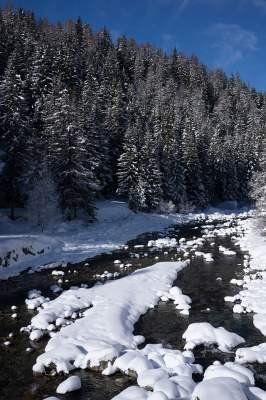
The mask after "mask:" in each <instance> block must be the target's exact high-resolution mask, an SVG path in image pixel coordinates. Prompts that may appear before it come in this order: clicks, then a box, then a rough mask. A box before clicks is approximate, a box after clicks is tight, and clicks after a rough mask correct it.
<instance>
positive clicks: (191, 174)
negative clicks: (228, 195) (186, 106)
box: [181, 114, 207, 208]
mask: <svg viewBox="0 0 266 400" xmlns="http://www.w3.org/2000/svg"><path fill="white" fill-rule="evenodd" d="M181 143H182V144H181V152H182V164H183V167H184V176H185V185H186V194H187V201H188V202H189V203H191V204H192V205H193V206H195V207H198V208H200V207H202V206H204V205H206V204H207V198H206V192H205V188H204V185H203V180H202V179H203V177H202V172H201V166H200V162H199V157H198V149H197V143H196V129H195V125H194V122H193V120H192V118H191V114H190V115H189V114H187V116H186V117H185V120H184V122H183V126H182V142H181Z"/></svg>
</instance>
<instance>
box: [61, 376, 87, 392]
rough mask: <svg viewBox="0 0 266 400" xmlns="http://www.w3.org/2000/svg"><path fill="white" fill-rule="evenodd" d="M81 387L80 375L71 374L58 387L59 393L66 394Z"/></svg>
mask: <svg viewBox="0 0 266 400" xmlns="http://www.w3.org/2000/svg"><path fill="white" fill-rule="evenodd" d="M80 388H81V381H80V378H79V377H78V376H70V377H69V378H67V379H66V380H65V381H63V382H61V383H60V385H59V386H58V387H57V389H56V393H58V394H66V393H68V392H74V391H75V390H79V389H80Z"/></svg>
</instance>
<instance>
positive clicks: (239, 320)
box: [0, 227, 266, 400]
mask: <svg viewBox="0 0 266 400" xmlns="http://www.w3.org/2000/svg"><path fill="white" fill-rule="evenodd" d="M179 228H180V227H179ZM194 235H196V236H199V235H200V229H195V228H194V229H192V228H191V229H188V228H186V229H183V230H181V231H178V230H175V231H174V230H173V231H171V236H172V237H173V236H176V237H177V238H180V237H181V236H182V237H186V238H191V237H192V236H194ZM156 237H157V235H154V234H149V235H145V236H143V235H142V236H141V237H139V238H138V240H136V241H132V242H130V246H129V249H127V250H122V251H116V252H113V253H112V254H110V255H103V256H98V257H95V259H93V260H92V261H90V266H89V267H87V266H84V264H83V263H81V264H80V265H79V266H75V269H76V270H77V271H78V273H73V269H71V271H72V272H71V273H69V274H67V279H69V282H68V283H65V284H64V286H63V288H64V289H66V288H68V287H69V286H71V285H79V284H81V283H87V284H88V285H89V286H91V285H92V284H93V283H95V280H94V278H93V275H94V274H95V273H103V272H104V271H105V270H108V271H110V272H115V271H117V267H116V266H115V265H114V264H113V261H114V260H115V259H116V258H119V259H120V260H121V261H122V262H124V263H128V262H130V263H131V264H132V267H131V268H130V270H129V271H128V272H132V271H133V270H134V269H138V268H143V267H146V266H148V265H152V264H154V257H155V256H158V257H159V261H162V260H170V259H172V257H173V256H174V253H175V252H171V251H169V254H167V255H164V254H163V252H159V251H157V252H155V253H152V254H151V253H149V256H148V257H146V256H145V257H143V255H144V253H145V252H147V251H148V249H147V248H141V249H140V248H138V249H135V248H134V245H136V244H142V243H143V244H146V243H147V241H148V240H149V239H151V238H156ZM219 245H224V246H225V247H230V248H234V246H233V243H232V242H231V240H230V238H226V239H221V238H217V239H216V241H215V247H211V248H210V247H209V246H208V245H206V246H205V247H204V248H203V251H207V252H212V253H213V254H214V262H213V263H211V264H210V263H204V261H203V260H202V259H199V258H197V259H195V258H194V259H193V260H192V262H191V264H190V266H189V267H187V268H186V269H185V270H183V271H182V272H181V273H180V274H179V275H178V278H177V280H176V285H177V286H179V287H180V288H181V289H182V291H183V293H184V294H187V295H189V296H190V297H191V298H192V309H191V310H190V311H191V312H190V315H189V317H187V316H183V315H180V314H179V312H178V311H177V310H176V309H175V306H174V305H173V304H171V303H169V304H166V303H160V304H159V306H158V307H156V308H155V309H153V310H150V311H149V312H148V313H147V314H146V315H144V316H143V317H142V318H141V319H140V321H139V322H138V323H137V324H136V326H135V333H136V334H141V335H144V336H145V338H146V343H163V345H164V346H171V347H173V348H177V349H182V348H183V346H184V342H183V341H182V334H183V332H184V331H185V330H186V328H187V326H188V324H189V323H191V322H201V321H207V322H210V323H211V324H213V325H214V326H220V325H222V326H224V327H225V328H226V329H228V330H231V331H233V332H235V333H238V334H240V335H241V336H243V337H244V338H245V339H246V341H247V345H255V344H259V343H261V342H264V339H265V338H264V337H263V336H262V335H261V334H260V333H259V331H257V330H256V329H255V328H254V326H253V324H252V316H250V315H245V314H241V315H239V314H233V313H232V305H231V304H230V303H225V302H224V300H223V299H224V296H227V295H231V294H234V293H236V291H237V289H236V288H235V287H234V286H232V285H230V280H231V279H232V278H233V277H235V276H240V275H241V268H242V266H241V264H242V261H243V260H242V255H241V254H240V253H238V254H237V256H236V257H232V258H230V257H226V256H224V255H222V254H220V253H218V246H219ZM132 252H134V253H138V254H139V258H132V257H131V256H130V253H132ZM239 264H240V265H239ZM67 269H68V268H67ZM67 269H66V270H67ZM128 272H124V273H128ZM218 277H221V278H222V280H216V279H217V278H218ZM54 281H55V280H54V278H53V277H52V276H51V271H42V272H40V273H36V274H33V275H28V274H23V275H21V276H19V277H17V278H13V279H11V280H9V281H7V282H1V283H0V305H1V306H0V343H3V342H4V341H5V340H6V339H7V335H8V334H9V333H10V332H13V333H14V339H12V346H10V347H8V348H4V347H3V346H1V347H0V399H1V400H2V399H3V400H4V399H5V400H9V399H10V400H11V399H12V400H16V399H20V400H33V399H43V398H45V397H47V396H51V395H54V394H55V389H56V387H57V385H58V384H59V383H60V382H61V381H62V380H63V377H62V376H56V377H51V376H33V375H32V365H33V363H34V362H35V359H36V357H37V355H38V354H39V353H41V352H42V351H43V348H44V346H45V343H46V342H45V340H43V342H41V343H39V344H35V349H34V351H33V352H32V353H27V352H26V348H27V347H28V346H29V340H28V337H27V335H24V334H21V333H19V329H20V327H21V326H25V325H27V324H28V323H29V322H30V319H31V317H32V315H33V314H34V313H33V312H29V311H28V310H26V308H25V306H24V304H23V303H24V299H25V297H26V295H27V291H28V290H29V289H31V288H38V289H39V288H40V289H41V290H42V291H43V293H44V294H45V295H48V296H49V297H52V295H51V292H50V291H49V286H50V285H51V284H52V283H54ZM12 304H16V305H19V308H18V320H12V319H11V318H10V315H11V311H10V306H11V305H12ZM207 308H209V309H210V310H209V311H208V310H207ZM194 354H195V356H196V361H197V362H199V363H200V364H202V365H203V366H204V367H206V366H208V365H209V364H210V363H212V362H213V361H214V360H217V359H218V360H221V361H227V360H232V359H233V357H234V353H229V354H225V353H222V352H220V351H219V350H218V349H216V348H214V347H213V348H209V349H206V348H204V347H202V346H201V347H199V348H197V349H195V351H194ZM253 367H255V370H256V372H257V378H258V379H257V384H258V385H259V386H260V387H262V388H264V389H266V383H265V382H264V381H263V379H264V375H265V374H264V372H263V368H262V366H258V365H255V366H254V365H253ZM76 374H78V375H79V376H80V377H81V379H82V389H81V390H80V391H77V392H73V393H69V394H68V395H64V396H61V398H62V399H63V398H64V399H67V400H85V399H86V400H108V399H111V398H112V397H113V396H115V395H116V394H117V393H119V392H121V390H123V389H124V388H126V387H127V386H130V385H132V384H133V383H134V380H133V379H132V378H130V377H126V376H124V375H121V374H115V375H114V376H112V377H104V376H102V375H101V374H99V373H96V372H92V371H76ZM58 397H59V398H60V396H58Z"/></svg>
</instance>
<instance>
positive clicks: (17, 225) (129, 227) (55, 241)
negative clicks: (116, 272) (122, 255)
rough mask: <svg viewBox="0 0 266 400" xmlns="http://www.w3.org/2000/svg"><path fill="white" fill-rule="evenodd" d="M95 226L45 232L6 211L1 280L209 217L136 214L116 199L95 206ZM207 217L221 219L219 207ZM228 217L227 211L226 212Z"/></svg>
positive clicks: (0, 231)
mask: <svg viewBox="0 0 266 400" xmlns="http://www.w3.org/2000/svg"><path fill="white" fill-rule="evenodd" d="M97 209H98V211H97V222H95V223H93V224H84V222H82V221H74V222H71V223H63V222H61V223H56V224H54V225H53V226H51V227H49V228H48V229H47V230H46V231H45V232H44V233H40V232H39V231H38V230H37V229H36V227H33V226H32V225H29V224H28V223H27V222H26V221H25V220H18V221H16V222H12V221H10V220H9V219H8V218H7V217H6V216H5V214H4V213H3V212H2V215H1V224H0V279H7V278H9V277H11V276H15V275H18V274H19V273H20V272H21V271H23V270H25V269H27V268H29V267H30V268H31V269H32V270H38V269H42V268H49V267H51V268H54V267H55V266H56V265H62V264H63V265H64V264H66V263H68V262H70V263H76V262H80V261H84V260H86V259H88V258H90V257H93V256H95V255H97V254H101V253H104V252H110V251H112V250H114V249H118V248H120V247H121V246H123V245H124V244H125V243H126V242H127V241H128V240H130V239H134V238H135V237H136V236H138V235H140V234H142V233H145V232H153V231H163V230H165V229H166V228H167V227H169V226H170V225H172V224H184V223H187V222H189V221H193V220H202V218H204V217H206V215H205V214H204V213H200V214H192V213H191V214H146V213H134V212H132V211H131V210H129V209H128V207H127V204H126V203H124V202H118V201H101V202H98V203H97ZM206 213H209V214H210V215H212V217H213V218H214V219H219V217H221V216H222V214H221V213H219V212H218V210H216V209H209V210H207V212H206ZM222 213H224V211H223V212H222Z"/></svg>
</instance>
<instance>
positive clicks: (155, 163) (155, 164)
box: [140, 125, 162, 211]
mask: <svg viewBox="0 0 266 400" xmlns="http://www.w3.org/2000/svg"><path fill="white" fill-rule="evenodd" d="M145 130H146V133H145V136H144V144H143V147H142V150H141V158H140V179H141V178H142V180H141V181H142V182H143V188H144V195H145V209H147V211H154V210H156V209H158V206H159V204H160V202H161V200H162V176H161V171H160V167H159V157H158V149H157V146H156V138H155V135H154V133H153V132H152V131H151V128H150V127H149V126H148V125H146V128H145Z"/></svg>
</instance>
